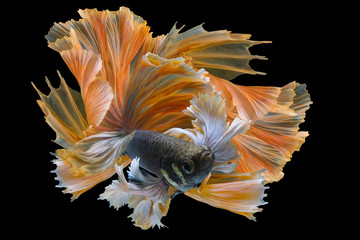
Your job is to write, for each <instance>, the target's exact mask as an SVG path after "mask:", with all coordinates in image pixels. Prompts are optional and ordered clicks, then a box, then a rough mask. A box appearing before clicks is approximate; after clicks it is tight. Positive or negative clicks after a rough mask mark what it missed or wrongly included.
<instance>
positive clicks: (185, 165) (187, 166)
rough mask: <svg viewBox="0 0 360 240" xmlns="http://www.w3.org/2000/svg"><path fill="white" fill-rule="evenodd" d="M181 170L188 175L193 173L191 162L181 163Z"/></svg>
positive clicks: (192, 163)
mask: <svg viewBox="0 0 360 240" xmlns="http://www.w3.org/2000/svg"><path fill="white" fill-rule="evenodd" d="M181 167H182V170H184V172H185V173H186V174H190V173H193V172H194V162H193V161H192V160H185V161H184V162H183V163H182V166H181Z"/></svg>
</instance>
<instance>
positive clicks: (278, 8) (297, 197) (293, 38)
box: [6, 0, 338, 239]
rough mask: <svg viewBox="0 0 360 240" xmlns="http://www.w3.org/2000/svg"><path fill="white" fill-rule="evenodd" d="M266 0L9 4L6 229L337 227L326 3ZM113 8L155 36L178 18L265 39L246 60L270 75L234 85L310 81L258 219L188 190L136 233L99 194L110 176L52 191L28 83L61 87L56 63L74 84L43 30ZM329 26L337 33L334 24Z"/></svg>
mask: <svg viewBox="0 0 360 240" xmlns="http://www.w3.org/2000/svg"><path fill="white" fill-rule="evenodd" d="M264 2H265V3H264ZM264 2H261V1H224V0H223V1H166V2H165V1H106V0H103V1H90V0H88V1H55V2H52V1H47V2H42V3H41V4H40V3H39V5H38V6H37V5H36V4H35V3H25V4H19V5H18V6H13V9H15V10H16V9H17V10H16V11H15V12H17V14H16V17H14V18H15V19H16V20H19V23H17V24H14V26H11V32H10V33H9V35H10V37H11V39H13V40H12V43H15V44H16V45H15V46H14V48H13V51H16V52H17V54H12V55H11V56H10V57H11V58H10V60H11V62H12V63H13V64H12V65H13V66H14V65H15V67H16V70H12V71H15V72H13V76H16V78H17V80H16V81H13V82H14V83H16V89H17V90H16V92H12V93H13V94H15V95H17V96H18V98H19V99H20V100H21V101H19V102H18V103H16V106H15V110H16V111H14V113H13V116H14V117H13V118H12V119H17V120H18V121H19V123H16V124H17V126H18V128H17V131H19V133H17V134H13V136H15V138H14V139H12V140H11V143H15V146H17V148H15V149H13V150H12V152H13V155H14V157H13V158H14V160H12V163H11V168H10V169H11V171H14V172H20V174H18V175H16V176H14V177H13V178H15V179H13V180H11V181H16V184H12V186H13V187H12V190H14V189H15V191H14V193H10V195H11V197H6V198H7V199H9V200H11V202H12V203H15V204H14V205H15V206H13V209H14V211H13V212H12V214H11V217H9V221H8V222H9V223H11V224H15V225H16V226H18V228H17V229H18V230H15V231H11V232H12V234H13V235H18V234H24V233H25V234H27V235H29V236H48V237H60V236H65V237H68V238H69V239H72V238H73V237H78V236H79V237H80V236H83V237H89V236H90V237H91V236H93V237H94V238H97V237H101V238H103V239H106V237H112V238H118V239H120V238H125V237H126V238H129V235H127V234H128V233H131V234H132V235H131V237H134V236H138V235H142V236H143V237H152V236H153V235H157V236H165V237H176V236H179V237H190V236H192V235H198V236H203V237H207V236H212V235H214V234H220V235H217V236H224V237H230V236H232V237H237V238H244V237H254V238H255V239H260V238H265V237H269V238H280V239H282V238H284V239H285V238H289V237H290V238H293V237H310V236H321V235H323V234H325V233H330V234H331V233H334V232H335V231H337V228H332V227H329V225H328V223H331V222H333V221H336V217H335V216H333V214H334V213H335V212H337V211H338V210H336V209H337V208H336V206H335V205H336V204H335V203H334V204H333V206H332V207H329V206H328V203H329V202H332V201H333V198H334V197H335V196H334V195H336V192H337V191H338V190H335V191H334V193H332V192H329V191H328V187H329V185H330V187H333V188H335V189H336V188H337V187H336V186H335V185H334V184H335V183H333V182H332V181H329V179H331V177H333V175H331V174H330V173H329V171H328V170H327V166H329V165H331V164H333V163H332V162H331V161H332V160H331V157H329V155H328V152H329V151H331V145H329V144H326V146H327V147H326V148H325V147H324V144H325V143H326V142H328V141H329V138H330V136H327V135H326V134H327V133H329V131H328V129H325V128H326V126H325V124H324V117H325V115H326V113H325V112H326V111H328V110H329V109H330V108H329V99H328V98H327V97H328V94H327V93H326V92H327V89H326V85H327V84H326V79H324V76H323V75H322V74H323V73H324V72H325V70H324V67H323V66H322V65H321V64H320V63H321V59H322V58H324V57H319V56H325V55H324V54H326V52H327V49H326V48H325V47H324V42H325V35H327V32H326V31H327V28H328V27H329V24H330V22H329V21H328V18H327V17H328V15H329V13H330V12H331V10H330V7H329V6H328V5H322V4H318V5H315V4H312V3H309V2H305V1H289V2H288V3H286V2H285V3H270V1H264ZM120 6H127V7H129V8H130V9H131V10H132V11H133V12H134V13H135V14H137V15H139V16H141V17H143V18H144V19H145V20H146V21H147V23H148V25H149V26H150V27H151V31H152V32H153V36H157V35H160V34H166V33H168V32H169V30H170V29H171V27H172V26H173V25H174V24H175V22H178V25H177V26H182V25H183V24H185V25H186V26H185V29H189V28H191V27H194V26H196V25H198V24H201V23H205V25H204V28H205V29H206V30H208V31H211V30H222V29H227V30H230V31H232V32H234V33H250V34H252V38H251V39H254V40H270V41H272V42H273V43H272V44H263V45H259V46H255V47H253V48H251V52H252V53H253V54H256V55H263V56H266V57H268V59H269V60H267V61H261V60H254V61H252V62H251V66H252V67H253V68H254V69H255V70H257V71H261V72H266V73H267V75H266V76H260V75H255V76H250V75H244V76H240V77H238V78H237V79H236V80H235V82H236V83H239V84H243V85H264V86H283V85H285V84H287V83H289V82H291V81H294V80H295V81H297V82H299V83H306V84H307V86H308V87H307V88H308V91H309V93H310V95H311V98H312V100H313V102H314V104H313V105H311V108H310V110H308V112H307V116H306V122H305V123H303V124H301V125H300V127H301V130H305V131H309V133H310V136H309V137H308V138H307V139H306V142H305V144H304V145H303V146H302V147H301V151H300V152H295V153H294V155H293V158H292V160H291V162H289V163H288V164H287V165H286V166H285V168H284V172H285V176H284V178H283V179H282V180H281V181H280V182H278V183H272V184H269V186H270V189H268V190H267V191H266V193H267V195H268V196H267V197H266V198H265V200H266V201H267V202H268V204H267V205H264V206H262V208H263V211H262V212H260V213H257V214H255V216H256V217H257V221H256V222H253V221H250V220H248V219H247V218H245V217H243V216H239V215H236V214H233V213H231V212H228V211H226V210H222V209H217V208H214V207H211V206H208V205H206V204H203V203H200V202H197V201H195V200H192V199H190V198H188V197H186V196H177V197H176V198H174V199H173V201H172V203H171V205H170V210H169V213H168V215H167V216H166V217H164V218H163V219H162V222H163V223H164V224H165V225H166V226H168V228H163V229H161V230H159V229H158V228H157V227H155V228H154V229H150V230H147V231H142V230H141V229H140V228H137V227H134V226H133V225H132V223H131V220H130V219H128V218H127V216H128V215H129V214H131V212H132V211H131V210H129V209H128V208H127V207H126V206H125V207H123V208H121V209H120V210H119V211H116V210H114V209H113V208H109V205H108V203H107V202H106V201H99V200H97V198H98V196H99V194H101V193H102V192H103V191H104V188H105V186H107V185H108V184H110V182H111V180H108V181H106V182H104V183H102V184H99V185H97V186H96V187H95V188H93V189H91V190H90V191H88V192H86V193H85V194H83V195H82V196H81V197H80V198H79V199H77V200H76V201H74V202H70V195H69V194H63V193H62V192H61V191H62V189H59V188H55V185H56V184H57V182H56V181H55V180H54V176H55V175H54V174H51V173H50V171H51V170H53V169H54V168H55V165H53V164H52V163H51V161H50V160H52V159H53V157H52V156H51V155H50V154H49V152H53V151H55V149H57V145H56V144H55V143H53V142H51V140H53V139H55V133H53V131H52V130H51V129H50V127H49V126H48V125H47V124H46V123H45V121H44V117H43V113H42V112H41V110H40V108H39V107H38V106H37V104H36V100H37V99H38V96H37V94H36V92H35V90H34V89H33V88H32V86H31V84H30V82H34V83H35V84H36V86H37V87H38V88H39V89H40V90H42V91H43V92H45V93H47V92H48V88H47V86H46V84H45V81H44V78H45V76H47V77H48V78H49V79H50V80H51V82H52V83H53V85H54V86H58V84H59V80H58V76H57V73H56V70H60V71H61V73H62V75H63V77H64V78H65V79H66V80H67V82H68V83H69V85H70V86H72V87H73V88H75V89H77V88H78V87H77V84H76V81H75V79H74V77H73V76H72V75H71V72H70V71H69V70H68V69H67V67H66V65H65V63H63V61H62V59H61V57H60V55H59V54H58V53H56V52H55V51H53V50H51V49H50V48H48V47H47V43H46V40H45V38H44V36H45V35H46V34H47V32H48V30H49V29H50V27H51V26H52V25H53V22H66V21H67V20H70V19H76V20H77V19H79V18H80V16H79V15H78V14H77V10H78V9H80V8H82V9H85V8H98V10H105V9H109V10H117V9H118V8H119V7H120ZM332 27H333V28H335V30H336V26H334V25H332ZM326 67H329V66H326ZM19 89H20V90H19ZM12 110H14V108H13V107H12ZM15 116H16V117H15ZM11 121H13V120H11ZM11 121H10V120H7V123H8V125H9V124H13V122H11ZM330 132H331V131H330ZM20 136H21V137H20ZM11 145H12V146H14V144H11ZM19 145H21V147H18V146H19ZM329 174H330V176H329ZM113 179H114V178H113ZM329 182H330V183H329ZM174 233H176V235H174ZM234 234H236V235H234Z"/></svg>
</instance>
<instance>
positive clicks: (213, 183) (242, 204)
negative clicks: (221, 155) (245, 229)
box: [185, 171, 268, 220]
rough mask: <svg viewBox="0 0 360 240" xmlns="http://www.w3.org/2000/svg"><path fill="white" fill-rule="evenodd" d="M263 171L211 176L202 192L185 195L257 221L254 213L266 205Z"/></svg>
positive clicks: (191, 192)
mask: <svg viewBox="0 0 360 240" xmlns="http://www.w3.org/2000/svg"><path fill="white" fill-rule="evenodd" d="M261 172H262V171H258V172H252V173H238V172H232V173H229V174H214V173H213V174H211V177H210V179H209V180H208V181H207V183H206V184H205V185H204V186H202V189H201V192H199V191H197V190H196V189H191V190H189V191H187V192H185V195H187V196H189V197H191V198H193V199H195V200H198V201H200V202H204V203H207V204H209V205H211V206H213V207H217V208H222V209H226V210H229V211H231V212H234V213H237V214H240V215H243V216H246V217H247V218H249V219H251V220H255V217H254V213H256V212H260V211H261V208H259V206H260V205H263V204H266V202H264V200H263V198H264V197H265V196H266V194H265V193H264V192H265V189H267V188H268V187H265V186H264V185H263V184H264V178H263V177H261V176H260V174H261Z"/></svg>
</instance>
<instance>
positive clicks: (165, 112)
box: [34, 7, 312, 229]
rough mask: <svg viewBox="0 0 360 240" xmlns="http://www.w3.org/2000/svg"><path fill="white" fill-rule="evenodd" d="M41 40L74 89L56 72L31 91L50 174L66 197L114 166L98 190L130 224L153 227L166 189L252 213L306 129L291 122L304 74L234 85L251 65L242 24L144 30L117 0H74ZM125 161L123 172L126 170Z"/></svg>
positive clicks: (303, 98) (305, 100) (297, 113)
mask: <svg viewBox="0 0 360 240" xmlns="http://www.w3.org/2000/svg"><path fill="white" fill-rule="evenodd" d="M79 13H80V16H81V18H82V19H80V20H78V21H76V20H70V21H68V22H65V23H55V24H54V25H53V27H52V28H51V29H50V31H49V33H48V35H46V39H47V42H48V46H49V47H50V48H52V49H53V50H55V51H57V52H59V53H60V55H61V57H62V59H63V60H64V62H65V63H66V65H67V66H68V68H69V69H70V71H71V72H72V74H73V75H74V77H75V78H76V80H77V82H78V84H79V86H80V91H76V90H74V89H72V88H70V87H69V86H68V85H67V83H66V81H65V79H64V78H63V77H62V76H61V75H60V73H59V77H60V86H59V87H58V88H54V87H53V86H52V85H51V84H50V81H49V80H48V79H46V82H47V84H48V86H49V88H50V93H49V94H48V95H45V94H43V93H42V92H41V91H40V90H38V89H37V88H36V87H35V85H34V87H35V89H36V91H37V92H38V94H39V96H40V98H41V99H40V100H38V104H39V106H40V108H41V109H42V111H43V112H44V114H45V119H46V122H47V123H48V124H49V126H50V127H51V128H52V129H53V130H54V131H55V133H56V139H55V140H54V141H55V142H56V143H57V144H58V145H59V146H60V148H59V149H57V150H56V152H55V153H54V155H55V156H56V158H55V159H54V160H53V163H54V164H55V165H56V169H55V170H53V171H52V172H53V173H55V174H56V177H55V179H56V180H58V181H59V184H58V187H61V188H65V189H64V191H63V192H64V193H69V194H71V195H72V197H71V200H75V199H77V198H78V197H79V196H80V195H81V194H82V193H84V192H86V191H88V190H90V189H91V188H93V187H94V186H95V185H97V184H98V183H100V182H103V181H105V180H107V179H109V178H110V177H112V176H113V175H117V179H116V180H113V181H112V182H111V184H110V185H108V186H107V187H106V188H105V191H104V192H103V193H102V194H101V195H100V197H99V199H101V200H106V201H108V202H109V204H110V206H113V207H114V208H115V209H118V208H120V207H122V206H123V205H125V204H126V205H128V207H129V208H132V209H133V213H132V214H131V215H130V217H131V219H132V221H133V222H134V224H135V225H136V226H138V227H140V228H142V229H148V228H150V227H154V226H158V227H163V226H164V225H163V223H161V218H162V217H164V216H165V215H166V214H167V212H168V210H169V207H170V202H171V200H172V199H173V198H174V197H175V196H176V195H177V194H181V193H182V194H185V195H186V196H188V197H190V198H193V199H195V200H197V201H200V202H203V203H206V204H209V205H211V206H214V207H217V208H222V209H225V210H228V211H231V212H234V213H236V214H240V215H243V216H246V217H247V218H249V219H252V220H255V217H254V214H255V213H256V212H259V211H261V208H260V207H259V206H261V205H263V204H265V203H266V202H265V201H264V200H263V198H264V197H265V196H266V194H265V189H267V188H268V187H267V186H265V185H266V184H268V183H271V182H274V181H279V180H280V179H281V178H282V177H283V175H284V174H283V172H282V169H283V167H284V165H285V164H286V162H288V161H289V160H290V158H291V157H292V154H293V153H294V151H298V150H299V149H300V146H301V145H302V144H303V143H304V141H305V138H306V137H307V136H308V133H307V132H305V131H299V124H300V123H302V122H303V121H304V118H305V112H306V110H307V109H309V105H310V104H311V103H312V102H311V100H310V96H309V94H308V92H307V90H306V85H305V84H299V83H296V82H291V83H289V84H287V85H285V86H283V87H258V86H255V87H252V86H241V85H236V84H234V83H232V82H231V80H232V79H234V78H236V77H238V76H240V75H242V74H263V73H261V72H257V71H254V70H253V69H252V68H251V67H250V66H249V62H250V61H251V60H252V59H266V58H265V57H262V56H254V55H252V54H251V53H250V51H249V48H250V47H251V46H254V45H257V44H263V43H269V42H268V41H253V40H250V35H249V34H234V33H231V32H229V31H225V30H219V31H210V32H209V31H206V30H205V29H204V28H203V26H202V25H199V26H196V27H193V28H191V29H189V30H187V31H182V28H177V26H176V25H175V26H174V27H173V28H172V29H171V30H170V32H169V33H168V34H166V35H161V36H157V37H153V36H152V33H151V32H150V27H149V26H147V23H146V21H145V20H143V19H142V18H141V17H139V16H137V15H135V14H134V13H133V12H131V11H130V10H129V9H128V8H126V7H121V8H120V9H119V10H118V11H108V10H106V11H98V10H97V9H85V10H79ZM126 169H127V170H126Z"/></svg>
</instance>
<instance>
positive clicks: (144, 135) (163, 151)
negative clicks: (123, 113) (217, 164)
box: [125, 130, 215, 192]
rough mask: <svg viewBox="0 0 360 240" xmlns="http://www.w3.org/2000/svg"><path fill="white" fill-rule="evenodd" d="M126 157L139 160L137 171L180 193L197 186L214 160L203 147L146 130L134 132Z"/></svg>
mask: <svg viewBox="0 0 360 240" xmlns="http://www.w3.org/2000/svg"><path fill="white" fill-rule="evenodd" d="M125 154H126V155H128V156H129V157H130V158H131V159H135V158H136V157H138V158H140V160H139V167H140V169H142V170H143V171H145V172H147V173H150V174H152V175H155V176H156V177H164V178H165V179H166V181H167V182H168V183H169V184H170V185H172V186H173V187H175V188H177V189H178V190H180V191H183V192H185V191H187V190H189V189H191V188H194V187H196V186H198V185H200V184H201V183H202V182H203V181H204V179H205V178H206V176H207V175H208V174H209V173H210V172H211V170H212V167H213V164H214V160H215V156H214V154H213V153H212V152H211V150H210V149H209V148H208V147H206V146H199V145H196V144H194V143H191V142H187V141H185V140H183V139H180V138H176V137H173V136H169V135H166V134H162V133H158V132H154V131H147V130H136V133H135V135H134V137H133V138H132V140H131V141H130V142H129V145H128V146H127V148H126V150H125Z"/></svg>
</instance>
